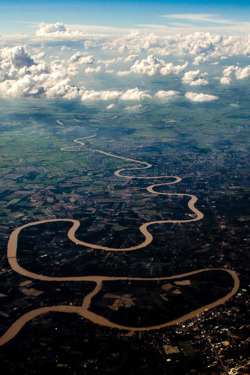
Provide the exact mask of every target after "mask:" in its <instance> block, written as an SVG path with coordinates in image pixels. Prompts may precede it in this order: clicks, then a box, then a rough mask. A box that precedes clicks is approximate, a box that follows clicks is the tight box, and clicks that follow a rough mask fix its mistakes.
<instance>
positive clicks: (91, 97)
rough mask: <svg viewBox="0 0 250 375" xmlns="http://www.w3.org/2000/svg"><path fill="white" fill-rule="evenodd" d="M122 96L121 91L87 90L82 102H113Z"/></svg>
mask: <svg viewBox="0 0 250 375" xmlns="http://www.w3.org/2000/svg"><path fill="white" fill-rule="evenodd" d="M120 95H121V92H120V91H112V90H101V91H96V90H85V91H84V93H83V95H82V97H81V100H82V101H96V100H112V99H118V98H119V97H120Z"/></svg>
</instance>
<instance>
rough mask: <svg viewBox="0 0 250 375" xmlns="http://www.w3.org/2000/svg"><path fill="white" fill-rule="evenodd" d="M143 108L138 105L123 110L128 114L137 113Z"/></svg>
mask: <svg viewBox="0 0 250 375" xmlns="http://www.w3.org/2000/svg"><path fill="white" fill-rule="evenodd" d="M142 107H143V106H142V105H141V104H138V105H129V106H127V107H126V108H125V109H126V110H127V111H129V112H137V111H139V109H141V108H142Z"/></svg>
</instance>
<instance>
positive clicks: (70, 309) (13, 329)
mask: <svg viewBox="0 0 250 375" xmlns="http://www.w3.org/2000/svg"><path fill="white" fill-rule="evenodd" d="M57 122H58V124H59V125H63V123H62V122H61V121H59V120H58V121H57ZM94 137H95V134H94V135H92V136H89V137H85V138H78V139H75V140H74V142H75V143H77V144H78V145H77V146H75V147H63V148H61V151H63V152H67V151H74V150H75V151H79V150H81V149H82V148H83V146H84V140H85V139H89V138H94ZM92 151H94V152H97V153H100V154H103V155H106V156H108V157H113V158H118V159H122V160H124V161H126V162H132V163H136V164H139V166H137V167H133V168H123V169H119V170H117V171H115V172H114V174H115V175H116V176H117V177H120V178H126V179H151V180H152V179H169V180H172V181H169V182H165V183H162V184H154V185H150V186H148V187H147V191H148V192H149V193H152V194H157V195H166V196H182V197H183V196H186V197H189V201H188V207H189V209H190V210H191V211H192V213H193V214H194V215H195V217H193V218H190V219H187V220H160V221H159V220H158V221H150V222H147V223H144V224H142V225H141V226H140V227H139V230H140V232H141V233H142V235H143V236H144V241H142V242H141V243H139V244H137V245H135V246H131V247H128V248H112V247H106V246H101V245H96V244H93V243H88V242H85V241H80V240H79V239H77V238H76V236H75V234H76V231H77V229H78V228H79V226H80V222H79V221H78V220H74V219H53V220H42V221H37V222H32V223H28V224H25V225H23V226H20V227H18V228H16V229H15V230H14V231H13V232H12V233H11V235H10V237H9V242H8V248H7V257H8V261H9V264H10V266H11V268H12V269H13V270H14V271H15V272H17V273H19V274H21V275H23V276H26V277H27V278H30V279H35V280H41V281H47V282H49V281H59V282H60V281H88V282H93V283H94V284H95V286H94V289H93V290H92V292H91V293H89V294H88V295H87V296H85V298H84V299H83V303H82V306H65V305H62V306H47V307H42V308H39V309H35V310H32V311H29V312H28V313H26V314H24V315H23V316H21V317H20V318H19V319H17V320H16V321H15V322H14V323H13V324H12V325H11V326H10V327H9V329H8V330H7V331H6V332H5V333H4V334H3V335H2V337H0V345H4V344H5V343H7V342H8V341H10V340H11V339H12V338H14V337H15V336H16V335H17V334H18V332H19V331H20V330H21V329H22V328H23V326H24V325H25V324H26V323H27V322H29V321H31V320H32V319H34V318H36V317H38V316H39V315H41V314H45V313H48V312H63V313H73V314H78V315H80V316H82V317H84V318H86V319H88V320H90V321H91V322H93V323H96V324H100V325H103V326H107V327H111V328H118V329H125V330H129V331H145V330H155V329H160V328H163V327H167V326H170V325H173V324H177V323H181V322H183V321H185V320H187V319H190V318H192V317H194V316H196V315H198V314H200V313H201V312H203V311H205V310H206V309H210V308H213V307H215V306H218V305H220V304H222V303H224V302H226V301H227V300H228V299H229V298H231V297H232V296H233V295H234V294H235V293H236V292H237V290H238V288H239V285H240V282H239V278H238V276H237V274H236V273H235V272H234V271H232V270H229V269H224V268H208V269H202V270H196V271H192V272H187V273H184V274H180V275H175V276H170V277H160V278H159V277H158V278H136V277H109V276H75V277H52V276H46V275H41V274H37V273H33V272H30V271H28V270H27V269H25V268H23V267H22V266H20V265H19V263H18V260H17V250H18V236H19V233H20V232H21V231H22V230H23V229H24V228H27V227H31V226H37V225H40V224H44V223H50V222H60V221H61V222H70V223H72V226H71V228H70V229H69V230H68V233H67V236H68V238H69V239H70V240H71V241H72V242H74V243H75V244H78V245H82V246H85V247H88V248H92V249H100V250H105V251H108V252H114V251H115V252H120V251H133V250H138V249H142V248H144V247H146V246H147V245H149V244H150V243H151V242H152V240H153V236H152V234H151V233H150V232H149V231H148V228H149V227H150V226H152V225H155V224H169V223H180V224H183V223H189V222H192V221H198V220H201V219H202V218H203V216H204V215H203V214H202V213H201V212H200V211H199V210H198V209H197V208H196V207H195V203H196V202H197V197H196V196H195V195H191V194H179V193H163V192H157V187H159V186H165V185H170V184H176V183H178V182H180V181H181V178H180V177H177V176H156V177H155V176H154V177H139V176H135V175H127V174H124V172H125V173H126V171H138V170H142V169H148V168H151V167H152V165H151V164H149V163H147V162H144V161H138V160H135V159H130V158H125V157H122V156H117V155H114V154H112V153H109V152H105V151H102V150H98V149H92ZM208 271H221V272H226V273H228V274H230V275H231V277H232V279H233V281H234V285H233V288H232V289H231V291H230V292H229V293H228V294H227V295H225V296H224V297H223V298H220V299H218V300H216V301H214V302H213V303H210V304H208V305H206V306H203V307H201V308H199V309H196V310H195V311H192V312H190V313H189V314H186V315H183V316H181V317H179V318H178V319H175V320H173V321H171V322H166V323H163V324H160V325H156V326H149V327H129V326H123V325H119V324H116V323H114V322H111V321H110V320H108V319H106V318H105V317H103V316H101V315H98V314H96V313H94V312H92V311H90V310H89V309H90V305H91V301H92V298H93V297H94V296H95V295H97V293H98V292H99V291H100V290H101V288H102V284H103V282H104V281H117V280H131V281H132V280H133V281H165V280H175V279H180V278H184V277H189V276H192V275H195V274H199V273H202V272H208Z"/></svg>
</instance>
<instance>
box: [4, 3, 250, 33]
mask: <svg viewBox="0 0 250 375" xmlns="http://www.w3.org/2000/svg"><path fill="white" fill-rule="evenodd" d="M187 14H188V15H195V14H200V15H204V16H203V17H202V16H201V17H197V18H195V16H193V17H186V18H185V15H187ZM164 15H172V16H173V15H174V18H171V17H170V18H169V17H162V16H164ZM178 15H179V17H178ZM206 15H208V16H206ZM249 15H250V5H249V1H245V0H241V1H238V2H236V1H233V0H226V1H221V0H216V1H214V0H209V1H202V2H201V1H197V0H188V1H183V0H182V1H179V0H175V1H158V0H156V1H152V0H151V1H147V0H143V1H135V0H133V1H132V0H127V1H114V0H113V1H112V0H102V1H98V0H92V1H85V0H78V1H76V0H71V1H59V0H40V1H37V0H23V1H20V0H19V1H17V0H0V34H14V33H26V34H33V32H34V25H32V24H31V23H35V24H36V23H37V24H38V23H40V22H45V23H55V22H63V23H65V24H72V25H73V24H84V25H101V26H113V27H127V28H137V26H138V25H145V24H150V25H168V24H169V23H173V22H174V23H176V24H181V23H183V24H185V23H189V24H190V23H191V24H194V25H196V26H199V25H204V24H205V25H206V24H207V25H211V26H212V25H214V24H217V21H219V24H224V25H226V24H227V20H228V24H230V22H231V21H232V20H233V21H237V22H245V21H249ZM213 20H215V21H216V22H214V23H213V22H212V21H213Z"/></svg>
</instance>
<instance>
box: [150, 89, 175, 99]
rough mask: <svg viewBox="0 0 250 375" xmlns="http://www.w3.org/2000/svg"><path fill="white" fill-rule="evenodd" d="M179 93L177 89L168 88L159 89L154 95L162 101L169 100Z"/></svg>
mask: <svg viewBox="0 0 250 375" xmlns="http://www.w3.org/2000/svg"><path fill="white" fill-rule="evenodd" d="M178 94H179V91H174V90H169V91H164V90H160V91H158V92H157V93H156V94H155V97H156V98H158V99H161V100H163V101H169V100H170V99H172V98H174V97H175V96H176V95H178Z"/></svg>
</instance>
